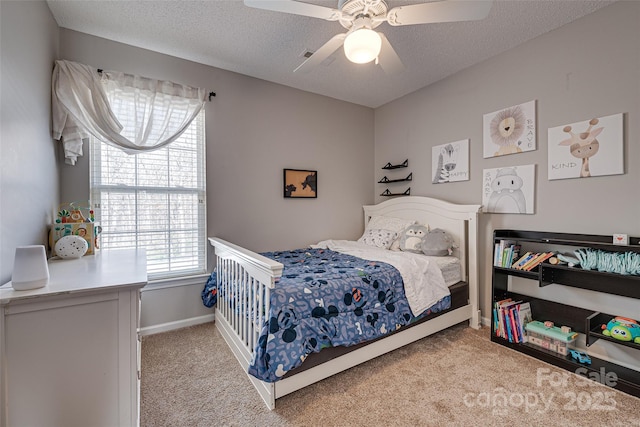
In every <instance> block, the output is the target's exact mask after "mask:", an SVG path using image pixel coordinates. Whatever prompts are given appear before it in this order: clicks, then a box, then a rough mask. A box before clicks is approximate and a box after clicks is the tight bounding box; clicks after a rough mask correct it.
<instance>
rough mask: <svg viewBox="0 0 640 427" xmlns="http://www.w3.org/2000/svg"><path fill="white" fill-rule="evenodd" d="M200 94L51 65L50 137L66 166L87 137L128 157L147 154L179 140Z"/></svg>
mask: <svg viewBox="0 0 640 427" xmlns="http://www.w3.org/2000/svg"><path fill="white" fill-rule="evenodd" d="M205 95H206V92H205V90H204V89H201V88H194V87H190V86H185V85H181V84H178V83H173V82H169V81H162V80H154V79H150V78H147V77H141V76H135V75H130V74H125V73H121V72H117V71H104V72H102V73H99V72H98V71H97V70H96V69H95V68H91V67H89V66H87V65H83V64H79V63H76V62H71V61H64V60H61V61H56V65H55V68H54V71H53V77H52V102H53V106H52V110H53V137H54V139H57V140H61V141H62V142H63V145H64V151H65V159H66V160H65V161H66V162H67V163H69V164H75V163H76V160H77V158H78V156H81V155H82V139H84V138H87V137H88V136H89V135H92V136H94V137H96V138H97V139H99V140H101V141H103V142H105V143H107V144H109V145H112V146H115V147H119V148H120V149H122V150H123V151H125V152H126V153H128V154H136V153H142V152H147V151H153V150H156V149H159V148H162V147H164V146H166V145H167V144H170V143H171V142H173V141H175V140H176V139H177V138H178V137H180V135H181V134H182V133H183V132H184V131H185V130H186V129H187V128H188V127H189V125H190V124H191V122H192V121H193V119H194V118H195V117H196V116H197V115H198V113H199V112H200V110H201V109H202V107H203V105H204V100H205ZM125 106H126V108H124V107H125Z"/></svg>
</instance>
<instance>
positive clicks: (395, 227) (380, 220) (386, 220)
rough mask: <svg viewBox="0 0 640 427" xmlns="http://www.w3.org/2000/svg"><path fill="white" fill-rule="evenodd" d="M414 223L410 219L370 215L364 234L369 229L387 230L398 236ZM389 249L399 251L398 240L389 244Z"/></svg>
mask: <svg viewBox="0 0 640 427" xmlns="http://www.w3.org/2000/svg"><path fill="white" fill-rule="evenodd" d="M415 223H416V222H415V221H414V220H412V219H403V218H396V217H392V216H378V215H371V218H370V219H369V222H368V223H367V226H366V227H365V233H366V230H369V229H383V230H389V231H393V232H395V233H398V236H399V235H400V233H401V232H402V231H403V230H404V229H405V228H407V227H408V226H410V225H412V224H415ZM362 237H364V234H363V235H362ZM362 237H361V238H362ZM389 249H391V250H392V251H399V250H400V240H399V239H398V238H396V239H395V240H394V241H393V243H391V246H390V247H389Z"/></svg>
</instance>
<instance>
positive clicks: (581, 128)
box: [548, 113, 624, 180]
mask: <svg viewBox="0 0 640 427" xmlns="http://www.w3.org/2000/svg"><path fill="white" fill-rule="evenodd" d="M548 141H549V150H548V153H549V154H548V155H549V167H548V171H549V172H548V178H549V180H554V179H566V178H589V177H592V176H602V175H619V174H623V173H624V148H623V145H624V138H623V114H622V113H620V114H614V115H611V116H605V117H594V118H591V119H589V120H585V121H582V122H576V123H570V124H568V125H563V126H557V127H553V128H549V131H548Z"/></svg>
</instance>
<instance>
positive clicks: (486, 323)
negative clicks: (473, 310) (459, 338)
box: [482, 317, 491, 326]
mask: <svg viewBox="0 0 640 427" xmlns="http://www.w3.org/2000/svg"><path fill="white" fill-rule="evenodd" d="M482 325H483V326H491V319H489V318H488V317H482Z"/></svg>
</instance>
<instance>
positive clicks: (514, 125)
mask: <svg viewBox="0 0 640 427" xmlns="http://www.w3.org/2000/svg"><path fill="white" fill-rule="evenodd" d="M482 135H483V144H482V147H483V156H484V158H485V159H486V158H489V157H496V156H504V155H507V154H518V153H523V152H526V151H533V150H535V149H536V101H535V100H533V101H529V102H525V103H524V104H519V105H514V106H513V107H508V108H504V109H502V110H498V111H494V112H493V113H488V114H485V115H484V116H483V127H482Z"/></svg>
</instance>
